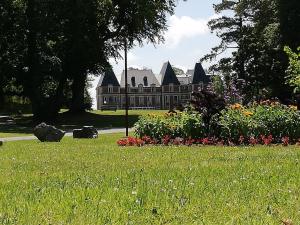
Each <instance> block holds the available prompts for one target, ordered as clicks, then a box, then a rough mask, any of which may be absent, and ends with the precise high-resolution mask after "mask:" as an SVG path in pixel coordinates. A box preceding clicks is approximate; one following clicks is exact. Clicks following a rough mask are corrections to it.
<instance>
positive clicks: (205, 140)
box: [202, 138, 211, 145]
mask: <svg viewBox="0 0 300 225" xmlns="http://www.w3.org/2000/svg"><path fill="white" fill-rule="evenodd" d="M210 143H211V142H210V140H209V138H203V139H202V144H204V145H210Z"/></svg>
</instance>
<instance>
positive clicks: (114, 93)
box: [96, 62, 210, 110]
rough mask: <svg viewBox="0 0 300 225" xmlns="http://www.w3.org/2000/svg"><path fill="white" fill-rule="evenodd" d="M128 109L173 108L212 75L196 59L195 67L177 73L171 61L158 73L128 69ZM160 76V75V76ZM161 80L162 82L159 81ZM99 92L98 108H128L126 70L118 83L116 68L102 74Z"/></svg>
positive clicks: (185, 99) (207, 81) (187, 99)
mask: <svg viewBox="0 0 300 225" xmlns="http://www.w3.org/2000/svg"><path fill="white" fill-rule="evenodd" d="M127 74H128V104H129V109H172V108H174V107H177V106H179V105H184V104H186V103H187V102H188V101H190V99H191V94H192V92H194V91H197V90H199V88H203V87H204V86H205V85H207V84H209V83H210V76H208V75H206V74H205V71H204V70H203V67H202V65H201V64H200V63H197V64H196V66H195V69H194V70H189V71H188V73H187V74H183V75H179V76H176V75H175V72H174V70H173V68H172V66H171V64H170V63H169V62H167V63H165V64H164V65H163V68H162V70H161V72H160V75H159V76H157V77H156V76H155V75H154V73H153V72H152V70H149V69H143V70H138V69H133V68H129V69H128V72H127ZM158 78H160V79H158ZM159 80H160V82H159ZM96 93H97V109H98V110H109V109H115V110H116V109H124V108H125V73H124V71H123V73H122V75H121V83H120V84H119V82H118V80H117V78H116V76H115V74H114V73H113V71H107V72H105V73H104V74H102V75H101V77H100V80H99V83H98V86H97V88H96Z"/></svg>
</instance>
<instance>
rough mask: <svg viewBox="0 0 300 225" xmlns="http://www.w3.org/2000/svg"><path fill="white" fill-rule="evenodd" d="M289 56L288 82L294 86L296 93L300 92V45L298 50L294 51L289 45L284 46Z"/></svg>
mask: <svg viewBox="0 0 300 225" xmlns="http://www.w3.org/2000/svg"><path fill="white" fill-rule="evenodd" d="M284 50H285V52H286V54H287V55H288V57H289V67H288V69H287V77H286V78H287V83H288V84H289V85H291V86H292V87H293V88H294V92H295V93H299V94H300V47H298V52H293V51H292V49H290V48H289V47H287V46H286V47H285V48H284Z"/></svg>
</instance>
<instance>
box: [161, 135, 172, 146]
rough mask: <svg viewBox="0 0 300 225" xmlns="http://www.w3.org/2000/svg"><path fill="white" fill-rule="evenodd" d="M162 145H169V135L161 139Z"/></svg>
mask: <svg viewBox="0 0 300 225" xmlns="http://www.w3.org/2000/svg"><path fill="white" fill-rule="evenodd" d="M161 142H162V144H164V145H169V144H170V142H171V137H170V136H169V135H166V136H164V137H163V139H162V140H161Z"/></svg>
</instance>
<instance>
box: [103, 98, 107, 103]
mask: <svg viewBox="0 0 300 225" xmlns="http://www.w3.org/2000/svg"><path fill="white" fill-rule="evenodd" d="M106 103H107V98H106V97H104V98H103V104H104V105H105V104H106Z"/></svg>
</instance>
